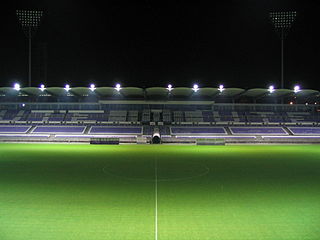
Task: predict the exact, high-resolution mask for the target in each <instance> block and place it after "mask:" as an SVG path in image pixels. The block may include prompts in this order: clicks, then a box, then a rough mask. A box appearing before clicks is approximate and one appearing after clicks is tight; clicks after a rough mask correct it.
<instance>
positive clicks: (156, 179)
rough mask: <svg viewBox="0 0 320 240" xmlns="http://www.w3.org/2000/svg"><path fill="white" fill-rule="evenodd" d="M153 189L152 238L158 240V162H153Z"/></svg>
mask: <svg viewBox="0 0 320 240" xmlns="http://www.w3.org/2000/svg"><path fill="white" fill-rule="evenodd" d="M154 180H155V183H154V188H155V192H154V194H155V218H154V238H155V240H158V162H157V159H156V160H155V167H154Z"/></svg>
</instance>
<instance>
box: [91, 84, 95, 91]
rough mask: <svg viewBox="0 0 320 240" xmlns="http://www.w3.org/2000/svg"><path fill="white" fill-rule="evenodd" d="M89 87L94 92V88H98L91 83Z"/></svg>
mask: <svg viewBox="0 0 320 240" xmlns="http://www.w3.org/2000/svg"><path fill="white" fill-rule="evenodd" d="M89 89H90V90H91V91H92V92H93V91H94V90H96V85H94V84H90V87H89Z"/></svg>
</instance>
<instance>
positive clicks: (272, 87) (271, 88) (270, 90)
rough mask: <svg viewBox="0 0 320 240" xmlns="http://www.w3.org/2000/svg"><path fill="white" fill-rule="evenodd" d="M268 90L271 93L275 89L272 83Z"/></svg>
mask: <svg viewBox="0 0 320 240" xmlns="http://www.w3.org/2000/svg"><path fill="white" fill-rule="evenodd" d="M268 91H269V93H273V92H274V91H275V89H274V86H273V85H271V86H269V89H268Z"/></svg>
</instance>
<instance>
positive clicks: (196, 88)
mask: <svg viewBox="0 0 320 240" xmlns="http://www.w3.org/2000/svg"><path fill="white" fill-rule="evenodd" d="M192 90H193V91H195V92H197V91H198V90H199V86H198V84H193V88H192Z"/></svg>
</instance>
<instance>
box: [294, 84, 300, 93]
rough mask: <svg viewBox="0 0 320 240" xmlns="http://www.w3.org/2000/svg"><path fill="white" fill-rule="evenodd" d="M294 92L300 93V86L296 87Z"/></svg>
mask: <svg viewBox="0 0 320 240" xmlns="http://www.w3.org/2000/svg"><path fill="white" fill-rule="evenodd" d="M293 91H294V92H295V93H297V92H300V86H298V85H296V86H294V88H293Z"/></svg>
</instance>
